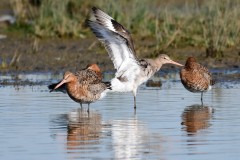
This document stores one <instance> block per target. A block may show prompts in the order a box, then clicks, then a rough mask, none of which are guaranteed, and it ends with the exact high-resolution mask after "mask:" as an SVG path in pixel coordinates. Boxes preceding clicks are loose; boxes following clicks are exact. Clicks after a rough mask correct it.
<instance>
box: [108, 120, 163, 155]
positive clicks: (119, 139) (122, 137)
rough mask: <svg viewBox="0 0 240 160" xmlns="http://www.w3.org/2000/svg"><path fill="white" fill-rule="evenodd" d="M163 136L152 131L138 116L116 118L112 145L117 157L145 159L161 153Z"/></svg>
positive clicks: (113, 126)
mask: <svg viewBox="0 0 240 160" xmlns="http://www.w3.org/2000/svg"><path fill="white" fill-rule="evenodd" d="M162 142H163V137H162V136H160V135H159V134H153V133H150V132H149V130H148V128H147V126H146V125H145V124H144V123H142V122H140V121H138V120H137V119H136V118H133V119H128V120H115V121H113V125H112V145H113V150H114V158H115V159H144V158H146V157H148V156H149V154H151V155H152V156H153V155H158V156H159V155H161V154H162V152H163V147H162Z"/></svg>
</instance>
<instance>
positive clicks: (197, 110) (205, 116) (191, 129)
mask: <svg viewBox="0 0 240 160" xmlns="http://www.w3.org/2000/svg"><path fill="white" fill-rule="evenodd" d="M212 114H213V108H211V107H209V106H202V105H198V104H194V105H191V106H187V107H186V108H185V109H184V111H183V113H182V125H184V126H185V127H183V129H184V130H185V131H186V132H188V133H196V132H197V131H198V130H201V129H206V128H208V127H209V126H210V123H209V120H210V118H211V117H212Z"/></svg>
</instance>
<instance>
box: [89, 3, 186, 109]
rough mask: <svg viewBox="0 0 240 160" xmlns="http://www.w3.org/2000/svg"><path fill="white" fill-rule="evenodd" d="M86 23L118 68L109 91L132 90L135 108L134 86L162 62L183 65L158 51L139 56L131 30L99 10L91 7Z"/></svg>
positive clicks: (146, 77) (145, 78) (144, 80)
mask: <svg viewBox="0 0 240 160" xmlns="http://www.w3.org/2000/svg"><path fill="white" fill-rule="evenodd" d="M87 24H88V25H89V27H90V28H91V30H92V32H93V33H94V34H95V35H96V37H97V38H98V39H99V40H100V41H101V42H102V43H103V45H104V46H105V48H106V50H107V52H108V55H109V57H110V58H111V60H112V61H113V64H114V68H115V69H116V70H117V71H116V73H115V78H113V79H112V80H111V87H112V91H115V92H132V93H133V95H134V108H135V109H136V95H137V88H138V86H140V85H141V84H142V83H143V82H146V81H147V80H148V79H149V78H150V77H152V76H153V75H154V73H156V72H157V71H159V70H160V68H161V67H162V65H163V64H174V65H178V66H183V65H181V64H179V63H177V62H174V61H173V60H171V59H170V58H169V57H168V56H167V55H165V54H161V55H159V56H158V57H157V58H155V59H138V58H137V56H136V54H135V49H134V45H133V41H132V38H131V35H130V33H129V32H128V31H127V29H126V28H125V27H123V26H122V25H121V24H120V23H118V22H117V21H115V20H114V19H113V18H112V17H110V16H109V15H108V14H106V13H105V12H103V11H102V10H100V9H98V8H96V7H93V8H92V12H91V18H90V19H89V20H87Z"/></svg>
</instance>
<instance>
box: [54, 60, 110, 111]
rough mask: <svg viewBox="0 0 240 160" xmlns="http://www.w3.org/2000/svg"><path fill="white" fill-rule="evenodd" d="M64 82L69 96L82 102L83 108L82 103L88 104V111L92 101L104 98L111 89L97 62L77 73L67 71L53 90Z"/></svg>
mask: <svg viewBox="0 0 240 160" xmlns="http://www.w3.org/2000/svg"><path fill="white" fill-rule="evenodd" d="M64 84H65V85H66V90H67V93H68V95H69V97H70V98H71V99H72V100H74V101H75V102H78V103H80V105H81V108H82V104H88V111H89V105H90V103H92V102H95V101H97V100H99V99H101V98H103V97H104V96H105V95H106V92H107V91H108V90H110V89H111V86H110V83H109V82H103V81H102V74H101V70H100V69H99V67H98V66H97V65H96V64H92V65H89V66H88V67H87V68H86V69H83V70H80V71H78V72H76V73H72V72H69V71H67V72H65V73H64V77H63V80H62V81H61V82H59V83H57V84H56V85H55V87H54V88H53V90H55V89H57V88H59V87H61V86H62V85H64ZM51 91H52V90H51Z"/></svg>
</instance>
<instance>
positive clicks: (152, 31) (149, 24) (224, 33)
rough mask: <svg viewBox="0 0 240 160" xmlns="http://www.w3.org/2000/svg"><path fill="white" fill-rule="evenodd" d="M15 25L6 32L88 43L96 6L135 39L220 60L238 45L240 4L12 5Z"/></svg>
mask: <svg viewBox="0 0 240 160" xmlns="http://www.w3.org/2000/svg"><path fill="white" fill-rule="evenodd" d="M9 2H10V3H9V5H10V7H11V9H12V10H13V13H14V15H15V16H16V19H17V21H16V22H17V23H16V24H14V25H13V26H12V27H10V28H8V30H10V31H13V30H17V31H19V32H26V33H28V34H30V35H32V36H38V37H68V38H69V37H70V38H71V37H80V38H85V37H86V36H88V35H89V33H90V30H89V29H88V28H87V27H86V26H85V20H86V18H87V16H88V14H89V11H90V9H91V7H92V6H97V7H99V8H101V9H102V10H104V11H105V12H107V13H108V14H110V15H111V16H112V17H113V18H115V19H116V20H117V21H119V22H120V23H121V24H123V25H124V26H126V27H127V28H128V29H129V30H130V32H131V33H132V34H133V35H136V37H141V38H149V39H152V40H155V41H156V50H164V49H166V48H168V47H175V48H178V47H185V46H196V47H205V48H206V52H207V56H210V57H219V56H220V57H221V56H223V54H222V53H223V51H224V50H225V49H226V48H231V47H236V46H237V45H239V42H240V20H239V17H240V9H239V8H240V1H239V0H217V1H216V0H169V1H168V2H165V1H164V0H152V1H148V0H131V1H130V0H117V1H111V0H94V1H85V0H10V1H9Z"/></svg>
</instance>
